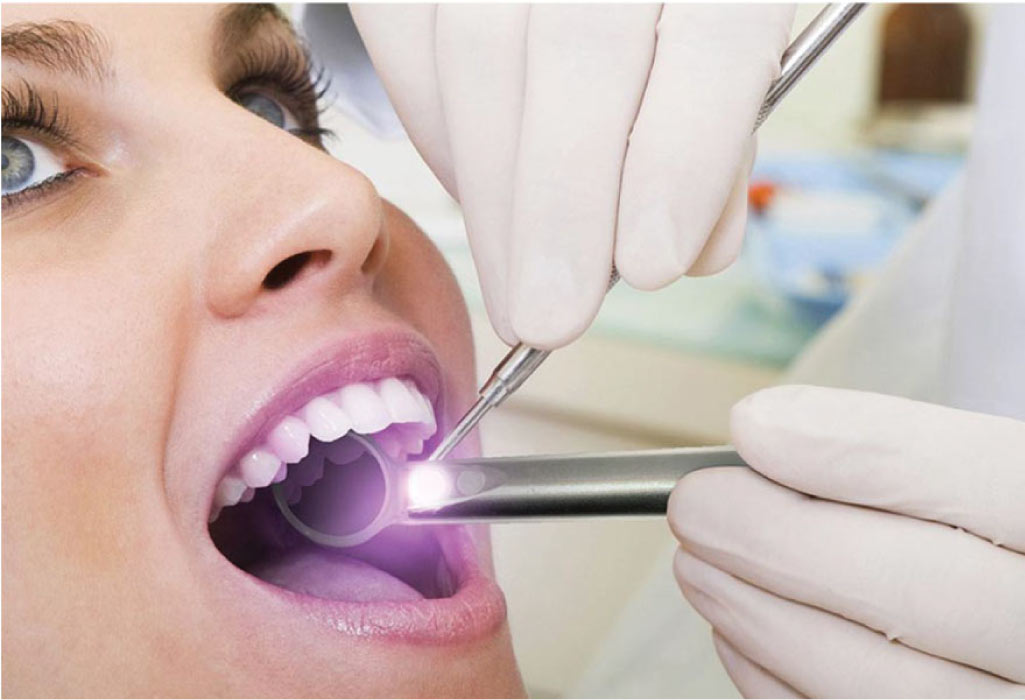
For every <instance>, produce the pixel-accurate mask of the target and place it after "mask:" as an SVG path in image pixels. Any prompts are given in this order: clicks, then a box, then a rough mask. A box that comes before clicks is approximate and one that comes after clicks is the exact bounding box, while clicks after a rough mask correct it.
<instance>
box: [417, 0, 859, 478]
mask: <svg viewBox="0 0 1025 700" xmlns="http://www.w3.org/2000/svg"><path fill="white" fill-rule="evenodd" d="M864 8H865V3H831V4H829V5H826V6H825V7H824V8H823V9H822V11H821V12H819V13H818V14H817V15H816V16H815V19H813V20H812V21H811V22H810V23H809V24H808V26H807V27H805V28H804V31H802V32H801V33H800V34H799V35H798V36H797V38H796V39H794V41H793V42H792V43H791V44H790V45H789V46H788V47H787V49H786V51H784V52H783V58H782V61H781V64H780V75H779V77H778V78H777V79H776V80H775V81H774V82H773V83H772V85H770V86H769V91H768V92H767V93H766V95H765V100H764V101H763V102H762V106H761V109H759V110H758V117H757V118H756V119H755V124H754V129H753V130H752V131H757V130H758V127H760V126H761V125H762V123H763V122H764V121H765V120H766V119H767V118H768V116H769V115H770V114H772V112H773V110H775V109H776V107H777V105H779V103H780V101H781V100H782V99H783V97H785V96H786V95H787V93H789V92H790V90H791V88H793V87H794V85H796V84H797V81H798V80H800V79H801V77H802V76H803V75H804V74H805V72H806V71H807V70H808V69H809V68H810V67H811V66H812V65H813V64H814V63H815V61H817V60H818V59H819V57H820V56H821V55H822V54H823V53H824V52H825V51H826V49H827V48H829V46H830V45H831V44H832V43H833V42H834V41H835V40H836V38H837V37H839V36H840V34H841V33H843V31H844V29H846V28H847V26H848V25H849V24H850V23H851V21H852V20H853V19H854V18H855V17H857V16H858V13H860V12H861V11H862V10H863V9H864ZM618 281H619V274H618V273H617V272H616V269H615V267H613V269H612V272H611V274H610V276H609V285H608V289H612V287H614V286H615V285H616V282H618ZM550 353H551V351H550V350H541V349H539V348H532V347H530V346H528V345H524V344H523V343H520V344H518V345H516V346H515V347H514V348H513V349H512V350H510V351H509V353H508V354H507V355H506V356H505V357H504V358H502V361H501V362H499V363H498V365H497V366H496V367H495V370H494V372H492V374H491V377H490V378H489V379H488V380H487V381H486V382H484V384H483V385H482V386H481V388H480V390H479V391H478V392H477V394H478V397H479V398H478V399H477V401H476V402H475V403H474V404H473V406H472V407H470V410H469V411H467V412H466V413H465V414H464V415H463V417H462V418H460V419H459V422H458V423H456V425H455V427H454V428H452V430H451V431H450V432H449V433H448V435H446V436H445V439H444V440H442V441H441V442H440V443H439V444H438V446H437V447H436V448H435V449H434V451H433V452H432V453H431V455H430V457H429V459H430V460H435V461H436V460H440V459H443V458H445V457H446V456H447V455H448V454H449V453H450V452H451V451H452V450H453V449H454V448H455V446H456V445H458V444H459V443H460V442H462V440H463V438H465V437H466V436H467V435H468V434H469V433H470V431H471V430H473V429H474V428H475V427H476V426H477V424H478V423H480V421H481V419H482V418H483V417H484V416H485V415H486V414H487V412H488V411H490V410H491V409H492V408H495V407H496V406H498V405H500V404H501V403H502V402H503V401H505V400H506V399H507V398H509V396H511V395H512V394H513V392H515V391H516V390H517V389H519V388H520V386H521V385H522V384H523V382H525V381H526V380H527V378H528V377H530V375H532V374H533V373H534V371H535V370H537V368H538V367H540V366H541V364H542V363H543V362H544V361H545V360H546V359H548V355H549V354H550Z"/></svg>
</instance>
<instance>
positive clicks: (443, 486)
mask: <svg viewBox="0 0 1025 700" xmlns="http://www.w3.org/2000/svg"><path fill="white" fill-rule="evenodd" d="M451 492H452V482H451V480H450V479H449V477H448V474H446V473H445V472H444V471H442V470H441V469H439V468H438V467H436V466H433V465H430V464H425V465H422V466H417V467H414V468H413V470H412V471H411V472H410V474H409V479H408V481H407V482H406V494H407V497H408V498H409V505H411V506H415V507H419V508H428V507H430V506H432V505H437V504H438V503H440V502H441V501H442V500H444V499H445V498H446V497H447V496H448V495H449V494H450V493H451Z"/></svg>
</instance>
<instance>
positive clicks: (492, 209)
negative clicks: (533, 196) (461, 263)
mask: <svg viewBox="0 0 1025 700" xmlns="http://www.w3.org/2000/svg"><path fill="white" fill-rule="evenodd" d="M528 14H529V6H528V5H505V4H493V5H463V4H459V5H441V6H440V7H439V8H438V15H437V27H436V33H437V61H438V78H439V84H440V90H441V97H442V105H443V111H444V114H445V120H446V124H447V132H448V134H449V142H450V147H451V153H452V165H453V168H454V172H455V179H456V183H457V186H458V188H459V201H460V204H461V205H462V209H463V218H464V220H465V222H466V230H467V234H468V237H469V241H470V250H471V251H472V253H473V260H474V263H475V264H476V266H477V276H478V277H479V278H480V283H481V290H482V292H483V295H484V304H485V306H486V307H487V311H488V316H489V317H490V319H491V323H492V325H493V326H494V327H495V331H496V332H497V333H498V335H499V336H501V338H502V339H503V340H504V341H505V342H507V343H509V344H510V345H512V344H515V342H516V341H517V337H516V335H515V333H514V332H513V329H512V326H511V324H510V323H509V313H508V303H507V301H506V288H507V285H508V274H507V272H508V260H509V236H510V233H511V226H512V191H513V178H514V173H515V169H516V149H517V144H518V143H519V136H520V120H521V118H522V115H523V81H524V73H525V70H526V40H527V18H528ZM482 68H486V71H482Z"/></svg>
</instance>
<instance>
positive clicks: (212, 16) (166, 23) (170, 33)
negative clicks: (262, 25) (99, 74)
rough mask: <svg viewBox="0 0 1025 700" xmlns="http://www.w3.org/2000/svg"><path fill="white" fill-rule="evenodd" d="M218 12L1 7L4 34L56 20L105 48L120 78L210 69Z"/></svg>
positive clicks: (204, 8)
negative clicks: (132, 72) (88, 33)
mask: <svg viewBox="0 0 1025 700" xmlns="http://www.w3.org/2000/svg"><path fill="white" fill-rule="evenodd" d="M222 11H223V6H218V5H189V4H180V5H141V4H132V5H128V4H126V5H89V4H65V5H61V4H38V5H37V4H12V5H8V4H5V5H4V10H3V28H4V30H5V31H6V30H7V29H9V28H11V27H12V26H13V25H22V24H32V23H39V24H43V23H47V22H52V21H55V20H60V21H71V22H75V23H80V24H82V25H85V26H86V27H87V28H89V29H91V30H93V31H94V32H95V34H96V36H97V37H98V39H99V40H100V41H101V43H102V44H103V45H104V46H105V47H109V57H108V59H109V61H111V63H112V64H113V66H114V68H115V73H118V74H121V75H124V74H125V73H124V68H127V67H132V68H136V69H143V70H144V69H145V68H146V67H148V68H151V69H157V70H161V71H166V70H169V69H171V67H172V66H177V67H178V68H180V69H184V70H189V69H196V68H201V69H202V68H205V66H207V65H209V56H210V46H211V44H212V42H213V37H214V29H215V27H216V26H217V20H218V17H219V16H220V15H221V13H222ZM5 72H6V70H5Z"/></svg>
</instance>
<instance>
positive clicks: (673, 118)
mask: <svg viewBox="0 0 1025 700" xmlns="http://www.w3.org/2000/svg"><path fill="white" fill-rule="evenodd" d="M792 19H793V8H792V7H790V6H789V5H700V4H699V5H694V4H686V3H684V4H667V5H666V6H665V9H664V10H663V11H662V16H661V18H660V20H659V23H658V41H657V44H656V48H655V61H654V64H653V66H652V69H651V77H650V78H649V80H648V86H647V89H646V90H645V92H644V101H643V102H642V104H641V108H640V111H639V113H638V115H637V120H636V123H635V124H634V128H633V132H632V133H631V135H630V147H629V149H628V150H627V154H626V162H625V164H624V167H623V186H622V195H621V199H620V211H619V226H618V231H617V239H616V266H617V268H618V269H619V273H620V275H622V277H623V279H625V280H626V281H627V282H629V283H630V284H631V285H632V286H634V287H638V288H640V289H657V288H659V287H663V286H665V285H667V284H669V283H670V282H672V281H673V280H675V279H677V278H679V277H680V276H681V275H683V274H684V273H685V272H686V271H687V270H688V269H690V268H691V267H692V266H693V265H694V262H695V260H697V258H698V255H699V254H700V252H701V250H702V248H704V246H705V242H706V240H707V239H708V235H709V233H711V231H712V228H713V227H714V226H715V224H716V222H717V221H718V220H719V219H720V217H721V215H722V212H723V208H724V207H725V205H726V203H727V201H728V199H729V197H730V192H731V190H732V189H733V187H734V184H735V183H736V181H737V174H738V173H739V172H740V169H741V167H742V164H743V162H744V154H745V148H746V146H747V144H748V137H749V136H750V135H751V130H752V128H753V127H754V123H755V118H756V117H757V115H758V109H759V107H760V106H761V104H762V101H763V99H764V98H765V94H766V92H767V91H768V89H769V85H770V83H771V82H772V80H773V79H774V78H775V77H776V76H777V75H778V73H779V65H780V56H781V54H782V52H783V50H784V48H785V47H786V42H787V36H788V32H789V28H790V24H791V21H792ZM745 206H746V205H745Z"/></svg>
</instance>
